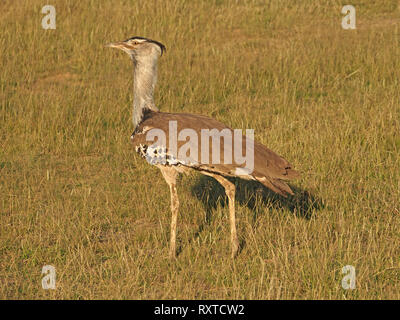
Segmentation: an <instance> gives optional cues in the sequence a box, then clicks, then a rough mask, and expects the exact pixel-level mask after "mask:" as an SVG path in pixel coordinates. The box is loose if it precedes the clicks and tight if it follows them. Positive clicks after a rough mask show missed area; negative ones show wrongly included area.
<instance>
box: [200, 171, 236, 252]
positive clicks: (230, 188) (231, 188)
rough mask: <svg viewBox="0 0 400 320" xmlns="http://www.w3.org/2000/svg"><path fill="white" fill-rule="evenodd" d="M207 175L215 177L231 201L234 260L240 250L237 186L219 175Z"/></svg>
mask: <svg viewBox="0 0 400 320" xmlns="http://www.w3.org/2000/svg"><path fill="white" fill-rule="evenodd" d="M203 173H204V172H203ZM205 174H206V175H209V176H211V177H213V178H214V179H215V180H217V181H218V182H219V183H220V184H221V185H222V186H223V187H224V188H225V193H226V195H227V197H228V199H229V222H230V226H231V248H232V258H234V257H235V256H236V254H237V252H238V249H239V240H238V237H237V232H236V221H235V220H236V218H235V190H236V188H235V185H234V184H233V183H232V182H230V181H229V180H228V179H226V178H224V177H223V176H221V175H219V174H213V173H209V172H207V173H205Z"/></svg>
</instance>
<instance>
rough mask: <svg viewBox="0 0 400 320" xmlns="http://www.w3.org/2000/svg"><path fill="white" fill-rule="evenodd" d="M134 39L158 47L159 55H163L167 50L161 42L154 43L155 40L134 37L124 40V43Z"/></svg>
mask: <svg viewBox="0 0 400 320" xmlns="http://www.w3.org/2000/svg"><path fill="white" fill-rule="evenodd" d="M135 39H138V40H146V41H147V42H152V43H154V44H156V45H158V46H159V47H160V49H161V55H163V53H164V52H165V51H167V48H166V47H165V46H164V45H163V44H162V43H161V42H158V41H155V40H151V39H148V38H144V37H138V36H134V37H132V38H129V39H126V40H125V41H129V40H135Z"/></svg>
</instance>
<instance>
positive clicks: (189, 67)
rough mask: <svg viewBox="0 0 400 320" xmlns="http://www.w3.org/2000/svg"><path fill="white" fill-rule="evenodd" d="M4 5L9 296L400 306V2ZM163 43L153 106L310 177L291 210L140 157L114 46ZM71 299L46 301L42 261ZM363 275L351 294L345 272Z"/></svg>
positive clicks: (3, 252)
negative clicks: (52, 23)
mask: <svg viewBox="0 0 400 320" xmlns="http://www.w3.org/2000/svg"><path fill="white" fill-rule="evenodd" d="M44 4H46V3H44V2H43V1H34V0H32V1H27V0H26V1H23V0H20V1H18V5H17V4H15V3H14V1H12V0H3V1H2V2H1V3H0V12H1V19H0V30H1V31H0V63H1V70H0V145H1V148H0V298H2V299H175V298H176V299H197V298H199V299H399V298H400V247H399V238H400V228H399V225H400V208H399V198H400V163H399V159H400V157H399V152H400V131H399V128H400V104H399V101H400V90H399V79H400V74H399V73H400V40H399V27H400V22H399V21H400V20H399V17H400V8H399V6H398V4H399V3H398V1H395V0H380V1H370V0H354V1H352V2H351V4H352V5H354V6H355V8H356V10H357V29H356V30H343V29H342V28H341V19H342V15H341V8H342V6H343V5H345V4H348V3H347V2H342V1H334V0H332V1H322V0H321V1H316V0H313V1H310V0H301V1H295V2H294V1H289V0H285V1H282V0H279V1H278V0H270V1H256V0H255V1H250V0H249V1H225V0H220V1H210V0H209V1H196V2H195V1H190V2H189V1H182V0H178V1H163V2H162V4H161V3H160V2H159V1H150V0H147V1H128V0H118V1H111V0H107V1H106V0H105V1H94V0H88V1H72V0H71V1H61V0H53V1H52V3H51V4H53V5H54V6H55V8H56V11H57V29H56V30H43V29H42V27H41V19H42V17H43V16H44V15H43V14H42V13H41V8H42V6H43V5H44ZM133 35H141V36H147V37H149V38H153V39H156V40H159V41H161V42H163V43H164V44H165V45H166V46H167V50H168V51H167V53H166V54H165V55H164V56H163V57H162V58H161V59H160V65H159V85H158V88H157V92H156V103H157V105H158V106H159V107H160V109H161V110H162V111H168V112H193V113H201V114H205V115H209V116H212V117H214V118H216V119H218V120H220V121H222V122H224V123H226V124H227V125H229V126H231V127H232V128H240V129H245V128H252V129H255V136H256V138H257V139H258V140H259V141H261V142H262V143H265V144H266V145H267V146H268V147H270V148H271V149H273V150H275V151H276V152H278V153H279V154H281V155H283V156H284V157H285V158H286V159H288V160H289V161H290V162H291V163H292V164H293V165H294V166H295V167H296V168H297V169H298V170H300V171H301V172H302V178H301V179H300V180H298V181H296V182H294V183H293V184H292V186H293V187H294V188H295V189H296V195H295V196H294V197H292V198H291V199H288V200H287V201H286V200H283V199H282V198H280V197H278V196H275V195H273V194H272V193H269V192H267V191H265V190H263V189H262V188H260V187H259V186H258V185H254V184H249V183H244V182H240V181H236V182H235V183H236V184H237V186H238V188H239V197H238V201H237V210H236V211H237V219H238V222H237V225H238V234H239V237H240V241H241V242H242V247H243V248H242V251H241V252H240V255H239V256H238V257H237V259H236V260H235V261H231V259H230V242H229V223H228V217H227V215H228V209H227V203H226V198H225V196H224V193H223V191H222V189H221V188H220V187H219V186H218V185H217V184H216V183H215V182H214V181H213V180H211V179H208V178H203V177H199V176H185V177H182V179H181V181H180V183H179V186H178V191H179V193H180V202H181V208H180V216H179V219H178V246H179V248H180V254H179V256H178V258H177V260H176V261H170V260H169V259H168V257H167V256H168V240H169V223H170V211H169V210H170V208H169V190H168V187H167V185H166V184H165V182H164V181H163V179H162V177H161V174H160V172H159V171H158V170H157V169H156V168H154V167H151V166H148V164H147V163H146V162H145V161H143V160H142V159H140V158H139V157H137V156H136V155H135V153H134V151H133V150H132V148H131V146H130V139H129V137H130V134H131V132H132V129H133V128H132V125H131V120H130V118H131V101H132V90H131V88H132V70H131V68H132V66H131V63H130V61H129V59H128V57H127V56H126V55H125V54H123V53H121V52H118V51H116V50H111V49H108V48H104V46H103V45H104V44H105V43H108V42H110V41H118V40H123V39H126V38H128V37H130V36H133ZM48 264H49V265H53V266H55V268H56V271H57V288H56V289H55V290H43V289H42V287H41V279H42V277H43V275H41V270H42V266H44V265H48ZM345 265H353V266H354V267H355V269H356V277H357V278H356V286H357V287H356V289H355V290H344V289H343V288H342V287H341V280H342V278H343V277H344V274H342V273H341V270H342V268H343V266H345Z"/></svg>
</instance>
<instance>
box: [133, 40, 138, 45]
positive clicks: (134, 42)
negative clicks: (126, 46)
mask: <svg viewBox="0 0 400 320" xmlns="http://www.w3.org/2000/svg"><path fill="white" fill-rule="evenodd" d="M131 43H132V44H138V43H139V42H137V41H136V40H133V41H132V42H131Z"/></svg>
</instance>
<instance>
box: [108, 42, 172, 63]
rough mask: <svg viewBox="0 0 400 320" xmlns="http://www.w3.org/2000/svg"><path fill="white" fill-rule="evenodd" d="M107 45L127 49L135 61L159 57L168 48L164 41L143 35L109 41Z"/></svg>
mask: <svg viewBox="0 0 400 320" xmlns="http://www.w3.org/2000/svg"><path fill="white" fill-rule="evenodd" d="M107 47H111V48H117V49H121V50H123V51H125V52H126V53H127V54H129V56H130V57H131V58H132V59H133V60H134V61H140V60H142V59H148V58H155V59H157V58H158V57H159V56H162V54H163V53H164V51H165V50H166V48H165V46H164V45H163V44H162V43H160V42H158V41H155V40H151V39H147V38H143V37H132V38H129V39H127V40H125V41H120V42H113V43H109V44H108V45H107Z"/></svg>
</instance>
